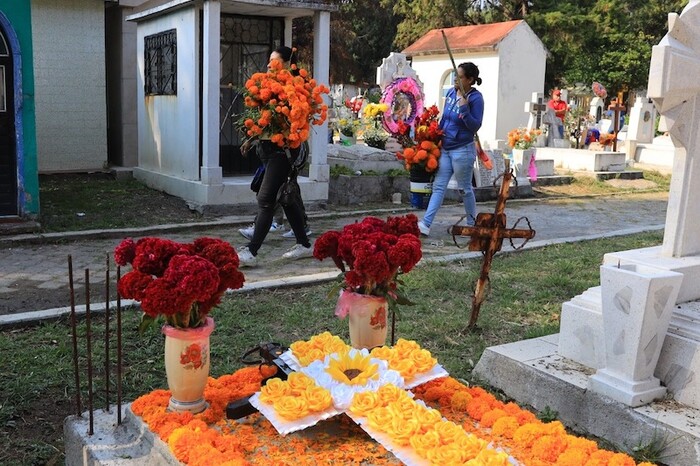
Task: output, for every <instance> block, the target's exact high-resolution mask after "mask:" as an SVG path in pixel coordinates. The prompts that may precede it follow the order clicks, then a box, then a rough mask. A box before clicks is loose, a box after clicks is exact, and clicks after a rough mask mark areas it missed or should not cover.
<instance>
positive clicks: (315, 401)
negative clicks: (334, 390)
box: [302, 386, 333, 412]
mask: <svg viewBox="0 0 700 466" xmlns="http://www.w3.org/2000/svg"><path fill="white" fill-rule="evenodd" d="M302 396H303V398H304V399H305V400H306V405H307V406H308V408H309V411H311V412H321V411H325V410H326V409H328V408H329V407H330V405H331V403H332V402H333V399H332V398H331V392H329V391H328V390H326V389H325V388H323V387H317V386H313V387H306V390H304V393H303V395H302Z"/></svg>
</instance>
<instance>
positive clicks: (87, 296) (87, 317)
mask: <svg viewBox="0 0 700 466" xmlns="http://www.w3.org/2000/svg"><path fill="white" fill-rule="evenodd" d="M90 317H91V316H90V269H85V337H86V341H87V377H88V412H89V413H90V428H89V429H88V435H92V434H94V433H95V430H94V427H95V419H94V413H93V404H92V399H93V393H92V330H91V325H90V320H91V319H90Z"/></svg>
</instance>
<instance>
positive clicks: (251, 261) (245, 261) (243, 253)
mask: <svg viewBox="0 0 700 466" xmlns="http://www.w3.org/2000/svg"><path fill="white" fill-rule="evenodd" d="M238 260H239V262H240V266H241V267H255V266H256V265H258V258H257V257H255V256H254V255H253V253H252V252H250V250H249V249H248V247H247V246H246V247H244V248H243V249H241V250H240V251H238Z"/></svg>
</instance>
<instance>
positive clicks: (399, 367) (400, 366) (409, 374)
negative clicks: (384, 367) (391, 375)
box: [389, 358, 417, 380]
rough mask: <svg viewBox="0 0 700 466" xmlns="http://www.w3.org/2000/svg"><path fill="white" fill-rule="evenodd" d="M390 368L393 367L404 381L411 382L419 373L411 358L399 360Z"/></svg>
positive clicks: (392, 363) (391, 364)
mask: <svg viewBox="0 0 700 466" xmlns="http://www.w3.org/2000/svg"><path fill="white" fill-rule="evenodd" d="M389 367H391V368H392V369H394V370H395V371H398V372H399V373H400V374H401V376H402V377H403V378H404V380H411V379H412V378H413V377H414V376H415V375H416V373H417V369H416V366H415V365H414V364H413V361H411V359H409V358H405V359H404V358H401V359H398V360H397V361H396V362H393V361H392V362H391V363H390V365H389Z"/></svg>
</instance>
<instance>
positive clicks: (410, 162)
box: [396, 105, 443, 173]
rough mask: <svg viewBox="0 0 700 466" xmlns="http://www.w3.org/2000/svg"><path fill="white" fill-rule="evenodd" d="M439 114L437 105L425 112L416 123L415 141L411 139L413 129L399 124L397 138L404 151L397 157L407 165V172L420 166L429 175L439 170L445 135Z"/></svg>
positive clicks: (401, 123) (426, 109)
mask: <svg viewBox="0 0 700 466" xmlns="http://www.w3.org/2000/svg"><path fill="white" fill-rule="evenodd" d="M439 114H440V111H439V110H438V108H437V106H436V105H433V106H431V107H427V108H425V109H424V110H423V113H422V114H421V115H420V116H419V117H418V118H416V121H415V131H414V138H415V140H414V139H412V138H411V127H410V126H409V125H407V124H405V123H403V122H399V124H398V131H397V138H398V140H399V143H400V144H401V145H402V146H403V147H404V149H403V152H398V153H397V154H396V157H397V158H398V159H399V160H401V161H403V162H404V163H405V165H406V170H410V169H411V168H412V167H414V166H419V167H421V168H423V169H424V170H425V171H426V172H428V173H432V172H434V171H435V170H437V167H438V159H439V158H440V145H441V140H442V134H443V131H442V129H440V124H439Z"/></svg>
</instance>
